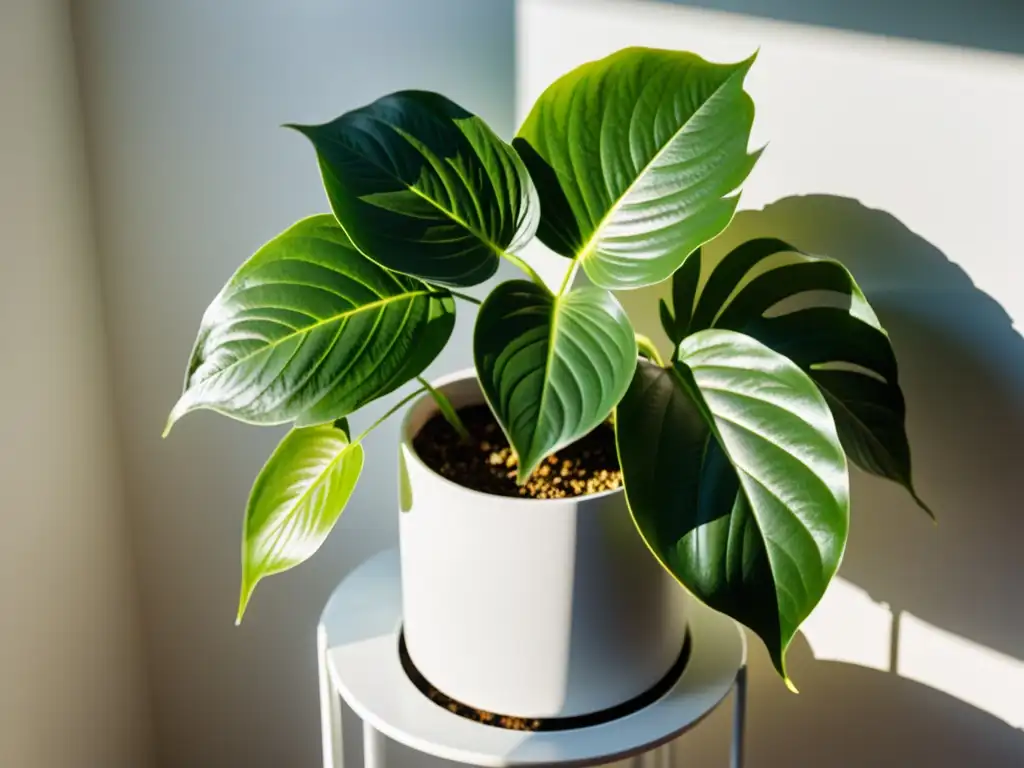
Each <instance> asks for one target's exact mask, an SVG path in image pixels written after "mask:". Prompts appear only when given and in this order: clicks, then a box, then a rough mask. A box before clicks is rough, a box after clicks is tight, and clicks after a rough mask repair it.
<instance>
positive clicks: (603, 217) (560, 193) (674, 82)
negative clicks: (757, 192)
mask: <svg viewBox="0 0 1024 768" xmlns="http://www.w3.org/2000/svg"><path fill="white" fill-rule="evenodd" d="M752 63H753V57H751V58H749V59H747V60H746V61H742V62H739V63H738V64H712V63H709V62H707V61H704V60H703V59H701V58H700V57H699V56H695V55H694V54H691V53H683V52H679V51H665V50H655V49H649V48H627V49H625V50H622V51H619V52H618V53H614V54H612V55H611V56H608V57H607V58H604V59H601V60H599V61H594V62H590V63H588V64H584V65H583V66H581V67H578V68H577V69H574V70H573V71H572V72H570V73H568V74H567V75H565V76H563V77H562V78H560V79H559V80H557V81H555V82H554V83H553V84H552V85H551V86H549V87H548V89H547V90H546V91H545V92H544V93H543V94H542V95H541V97H540V98H539V99H538V100H537V103H536V104H535V105H534V107H533V110H532V111H531V112H530V115H529V116H528V117H527V118H526V121H525V123H524V124H523V126H522V128H520V130H519V135H518V137H517V138H516V139H515V141H514V142H513V144H514V146H515V147H516V149H517V150H518V151H519V153H520V155H521V156H522V157H523V160H524V161H525V162H526V165H527V167H528V168H529V170H530V174H531V176H533V179H534V182H535V183H536V185H537V189H538V192H539V194H540V198H541V204H542V218H541V224H540V229H539V230H538V235H539V237H540V238H541V240H543V241H544V243H545V244H546V245H547V246H548V247H549V248H551V249H553V250H554V251H556V252H558V253H560V254H562V255H563V256H567V257H568V258H571V259H578V260H579V261H580V262H581V263H582V265H583V268H584V270H585V271H586V273H587V275H588V276H589V277H590V279H591V280H592V281H593V282H594V283H596V284H597V285H599V286H602V287H604V288H608V289H612V290H618V289H625V288H639V287H642V286H645V285H653V284H654V283H659V282H661V281H662V280H665V279H667V278H668V277H669V276H670V275H671V274H672V273H673V272H674V271H675V270H676V269H677V268H678V267H679V265H680V264H682V262H683V260H684V259H685V258H686V256H687V255H688V254H689V253H690V252H692V251H693V250H694V249H696V248H697V247H698V246H700V245H701V244H702V243H705V242H707V241H708V240H710V239H711V238H713V237H715V236H716V235H717V234H719V233H720V232H721V231H722V230H723V229H725V227H726V225H727V224H728V223H729V221H730V220H731V219H732V216H733V212H734V211H735V209H736V204H737V201H738V196H737V195H735V194H733V193H735V192H736V190H737V188H738V187H739V186H740V184H742V183H743V181H744V179H746V177H747V175H748V174H749V173H750V170H751V168H753V166H754V163H755V162H756V160H757V154H758V153H754V154H748V153H747V142H748V140H749V137H750V129H751V126H752V124H753V120H754V104H753V102H752V101H751V99H750V97H749V96H748V95H747V94H746V93H745V92H744V90H743V79H744V77H745V75H746V73H747V70H748V69H749V68H750V65H751V64H752Z"/></svg>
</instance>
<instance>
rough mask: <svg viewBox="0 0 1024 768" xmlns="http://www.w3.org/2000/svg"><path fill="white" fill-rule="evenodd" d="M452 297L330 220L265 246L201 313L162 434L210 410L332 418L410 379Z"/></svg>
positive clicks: (434, 348) (446, 328) (440, 336)
mask: <svg viewBox="0 0 1024 768" xmlns="http://www.w3.org/2000/svg"><path fill="white" fill-rule="evenodd" d="M454 323H455V306H454V302H453V301H452V298H451V295H450V294H449V293H448V292H447V291H446V290H444V289H441V288H435V287H432V286H429V285H427V284H426V283H423V282H420V281H419V280H415V279H413V278H410V277H405V276H402V275H394V274H391V273H390V272H388V271H387V270H386V269H384V268H383V267H381V266H379V265H377V264H375V263H374V262H372V261H370V260H369V259H367V258H366V257H365V256H363V255H362V254H360V253H359V252H358V251H357V250H355V248H353V247H352V244H351V243H350V242H349V240H348V238H347V237H346V235H345V233H344V231H342V229H341V228H340V227H339V226H338V223H337V222H336V221H335V220H334V217H333V216H331V215H330V214H324V215H320V216H313V217H311V218H308V219H304V220H302V221H300V222H298V223H297V224H295V225H294V226H292V227H291V228H289V229H288V230H286V231H285V232H283V233H282V234H280V235H278V236H277V237H276V238H274V239H273V240H271V241H270V242H269V243H267V244H266V245H265V246H263V247H262V248H261V249H260V250H259V251H257V252H256V254H255V255H254V256H253V257H252V258H250V259H249V260H248V261H247V262H245V264H243V265H242V267H241V268H240V269H239V270H238V271H237V272H236V273H235V275H234V276H233V277H232V278H231V280H230V281H228V284H227V285H226V286H224V288H223V289H222V290H221V292H220V293H219V294H218V295H217V298H215V299H214V300H213V303H212V304H211V305H210V307H209V308H208V309H207V310H206V314H205V315H204V316H203V322H202V325H201V327H200V329H199V336H198V338H197V339H196V343H195V347H194V349H193V352H192V358H191V361H190V362H189V366H188V373H187V376H186V378H185V391H184V393H183V394H182V396H181V398H180V399H179V400H178V403H177V404H176V405H175V406H174V409H173V411H172V412H171V415H170V418H169V420H168V426H167V429H168V430H169V429H170V427H171V425H172V424H173V423H174V422H175V421H176V420H177V419H179V418H181V417H182V416H183V415H184V414H186V413H188V412H189V411H193V410H196V409H198V408H208V409H211V410H214V411H217V412H219V413H222V414H225V415H227V416H231V417H233V418H236V419H239V420H241V421H245V422H249V423H253V424H281V423H284V422H287V421H291V420H293V419H296V420H297V424H298V425H299V426H303V425H308V424H321V423H327V422H330V421H333V420H334V419H337V418H341V417H342V416H345V415H347V414H349V413H351V412H353V411H355V410H356V409H357V408H359V407H361V406H363V405H365V404H366V403H368V402H370V401H371V400H374V399H376V398H378V397H380V396H381V395H385V394H387V393H388V392H391V391H392V390H394V389H396V388H397V387H399V386H401V385H402V384H404V383H405V382H407V381H409V380H410V379H412V378H414V377H415V376H417V375H419V373H420V372H421V371H422V370H423V369H424V368H426V366H427V365H428V364H429V363H430V362H431V361H432V360H433V359H434V358H435V357H436V356H437V354H438V353H439V352H440V351H441V349H442V348H443V347H444V345H445V343H446V342H447V341H448V337H449V336H450V335H451V331H452V327H453V325H454Z"/></svg>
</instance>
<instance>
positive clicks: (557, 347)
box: [473, 280, 637, 483]
mask: <svg viewBox="0 0 1024 768" xmlns="http://www.w3.org/2000/svg"><path fill="white" fill-rule="evenodd" d="M473 356H474V359H475V361H476V369H477V374H478V375H479V377H480V384H481V387H482V388H483V391H484V395H485V396H486V398H487V402H488V403H489V404H490V406H491V410H492V411H494V414H495V415H496V416H497V418H498V422H499V423H500V424H501V427H502V429H503V430H504V431H505V434H506V435H507V436H508V439H509V442H510V443H511V445H512V447H513V448H514V449H515V451H516V454H517V455H518V457H519V482H520V483H524V482H526V480H527V479H528V478H529V476H530V474H531V473H532V472H533V470H534V469H535V468H536V466H537V465H538V464H539V463H540V462H541V461H542V460H543V459H544V457H545V456H547V455H549V454H551V453H553V452H554V451H557V450H558V449H559V448H562V447H564V446H566V445H569V444H570V443H572V442H574V441H576V440H578V439H579V438H581V437H583V436H584V435H585V434H587V433H588V432H590V431H591V430H592V429H594V428H595V427H597V426H598V425H599V424H600V423H601V422H602V421H604V420H605V419H606V418H607V417H608V415H609V414H610V413H611V410H612V408H614V407H615V404H616V403H617V402H618V401H619V399H620V398H621V397H622V395H623V393H624V392H625V391H626V388H627V387H628V386H629V381H630V378H631V377H632V373H633V368H634V366H635V365H636V358H637V347H636V340H635V338H634V335H633V328H632V327H631V326H630V324H629V319H628V318H627V317H626V313H625V312H624V311H623V309H622V307H621V306H620V305H619V302H618V301H617V300H616V299H615V297H614V296H612V295H611V294H610V293H608V292H607V291H603V290H601V289H599V288H592V287H591V288H580V289H577V290H574V291H571V292H569V293H566V294H564V295H562V296H560V297H555V296H552V295H551V294H550V293H548V292H547V291H546V290H544V289H543V288H540V287H539V286H537V285H535V284H533V283H529V282H526V281H524V280H513V281H510V282H507V283H502V284H501V285H499V286H498V287H497V288H495V289H494V292H493V293H491V295H490V296H488V297H487V299H486V300H485V301H484V303H483V305H482V306H481V307H480V312H479V314H478V315H477V319H476V329H475V331H474V335H473Z"/></svg>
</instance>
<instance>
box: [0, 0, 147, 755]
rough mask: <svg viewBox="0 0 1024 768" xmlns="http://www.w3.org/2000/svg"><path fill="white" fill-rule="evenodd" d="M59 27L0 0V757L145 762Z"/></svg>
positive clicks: (86, 224) (53, 4) (93, 281)
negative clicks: (0, 361) (0, 405)
mask: <svg viewBox="0 0 1024 768" xmlns="http://www.w3.org/2000/svg"><path fill="white" fill-rule="evenodd" d="M76 90H77V89H76V83H75V73H74V62H73V56H72V48H71V26H70V19H69V16H68V12H67V8H66V5H65V3H63V2H59V1H58V0H5V2H3V3H0V105H2V106H0V115H2V116H3V117H2V119H0V233H2V245H0V328H2V330H0V360H2V361H3V363H2V364H0V372H2V373H0V402H2V403H3V404H4V409H3V410H4V413H3V421H2V424H0V680H2V681H3V682H2V684H0V766H4V767H5V768H8V767H9V768H66V767H67V766H76V768H78V767H80V768H141V767H142V766H145V765H147V764H148V763H149V760H148V757H149V744H148V738H149V718H148V710H147V698H146V692H145V688H144V679H143V676H142V663H141V655H140V646H139V642H138V641H139V637H138V626H137V621H136V619H137V616H136V611H135V600H136V595H135V592H134V586H133V583H134V579H133V578H132V569H131V563H130V558H129V547H128V540H127V536H126V526H125V518H124V509H123V506H122V503H121V489H120V476H119V473H118V466H117V456H116V453H117V452H116V441H115V436H114V421H113V409H112V400H111V397H110V393H109V389H108V384H109V376H108V372H107V350H106V345H105V344H104V341H103V327H102V317H101V308H100V294H99V282H98V280H97V277H96V261H95V253H94V250H93V242H92V231H91V223H90V221H89V206H88V194H87V184H86V174H85V170H86V169H85V162H84V161H85V157H84V152H83V149H84V147H83V144H82V141H81V119H80V114H79V109H78V95H77V92H76Z"/></svg>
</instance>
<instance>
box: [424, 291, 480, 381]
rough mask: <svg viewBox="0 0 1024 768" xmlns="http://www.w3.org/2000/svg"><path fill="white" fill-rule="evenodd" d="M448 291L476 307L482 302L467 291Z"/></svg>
mask: <svg viewBox="0 0 1024 768" xmlns="http://www.w3.org/2000/svg"><path fill="white" fill-rule="evenodd" d="M448 293H450V294H451V295H452V296H454V297H455V298H457V299H462V300H463V301H468V302H469V303H470V304H476V305H477V306H478V307H479V306H480V305H481V304H483V302H482V301H480V299H478V298H476V297H475V296H470V295H469V294H468V293H459V292H458V291H452V290H449V291H448ZM420 381H421V382H422V381H423V380H422V379H420Z"/></svg>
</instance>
